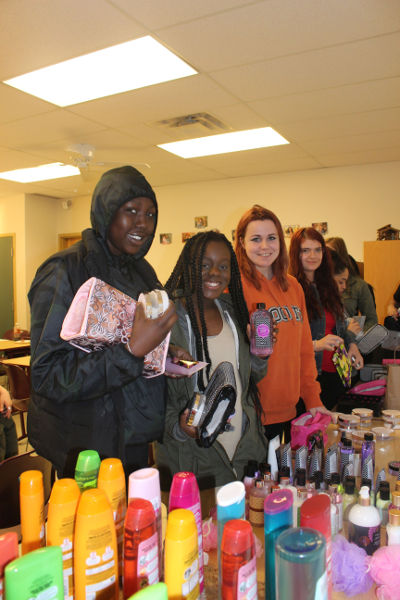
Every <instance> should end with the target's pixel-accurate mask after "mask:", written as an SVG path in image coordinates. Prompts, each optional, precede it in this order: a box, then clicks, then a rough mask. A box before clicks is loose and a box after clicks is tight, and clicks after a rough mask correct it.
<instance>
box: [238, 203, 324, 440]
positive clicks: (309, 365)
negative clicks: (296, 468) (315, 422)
mask: <svg viewBox="0 0 400 600" xmlns="http://www.w3.org/2000/svg"><path fill="white" fill-rule="evenodd" d="M235 251H236V256H237V259H238V263H239V268H240V271H241V276H242V286H243V292H244V296H245V299H246V303H247V307H248V309H249V312H252V311H254V310H255V308H256V305H257V304H258V303H260V302H263V303H264V304H265V306H266V308H267V309H268V310H269V311H270V312H271V313H272V316H273V318H274V320H275V323H276V325H277V327H278V336H277V341H276V344H275V345H274V350H273V353H272V354H271V356H270V357H269V360H268V372H267V375H266V376H265V377H264V378H263V379H262V380H261V382H260V383H259V384H258V389H259V392H260V402H261V406H262V409H263V413H262V417H261V418H262V422H263V425H264V431H265V435H266V437H267V438H268V439H272V438H273V437H275V436H276V435H277V434H281V433H282V432H283V431H284V432H285V439H286V441H288V440H289V439H290V421H291V420H292V419H293V418H294V417H295V416H296V404H297V402H298V400H299V398H300V397H302V398H303V400H304V403H305V405H306V407H307V409H308V410H310V411H311V412H312V413H315V412H316V411H317V410H319V411H321V412H326V409H325V408H324V407H323V405H322V404H321V400H320V397H319V393H320V386H319V384H318V382H317V381H316V378H317V370H316V367H315V360H314V351H313V345H312V340H311V333H310V326H309V324H308V318H307V310H306V304H305V299H304V293H303V290H302V288H301V286H300V285H299V283H298V282H297V281H296V279H295V278H294V277H291V276H290V275H288V274H287V268H288V254H287V250H286V245H285V240H284V236H283V230H282V225H281V223H280V222H279V219H278V218H277V216H276V215H275V214H274V213H273V212H271V211H270V210H267V209H266V208H264V207H262V206H259V205H255V206H253V207H252V208H250V209H249V210H248V211H246V212H245V213H244V215H243V216H242V218H241V219H240V221H239V223H238V226H237V228H236V242H235Z"/></svg>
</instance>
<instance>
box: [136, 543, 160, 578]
mask: <svg viewBox="0 0 400 600" xmlns="http://www.w3.org/2000/svg"><path fill="white" fill-rule="evenodd" d="M137 578H138V581H139V589H141V588H142V587H147V586H148V585H152V584H153V583H158V581H159V574H158V534H157V532H156V533H154V534H153V535H152V536H151V537H149V538H148V539H147V540H144V541H143V542H140V544H139V546H138V555H137Z"/></svg>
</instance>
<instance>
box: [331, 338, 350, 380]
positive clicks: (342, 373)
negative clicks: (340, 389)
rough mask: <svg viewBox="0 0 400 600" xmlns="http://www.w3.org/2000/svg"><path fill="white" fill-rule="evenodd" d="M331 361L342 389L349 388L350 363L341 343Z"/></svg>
mask: <svg viewBox="0 0 400 600" xmlns="http://www.w3.org/2000/svg"><path fill="white" fill-rule="evenodd" d="M332 361H333V364H334V365H335V367H336V371H337V372H338V375H339V377H340V379H341V380H342V383H343V385H344V387H346V388H349V387H350V386H351V362H350V359H349V356H348V354H347V351H346V348H345V347H344V344H343V343H341V344H339V346H338V347H337V349H336V350H335V352H334V353H333V356H332Z"/></svg>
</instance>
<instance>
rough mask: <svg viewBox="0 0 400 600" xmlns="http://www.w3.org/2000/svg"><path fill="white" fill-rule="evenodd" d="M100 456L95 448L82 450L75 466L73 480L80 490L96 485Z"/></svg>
mask: <svg viewBox="0 0 400 600" xmlns="http://www.w3.org/2000/svg"><path fill="white" fill-rule="evenodd" d="M99 468H100V456H99V453H98V452H97V451H96V450H82V451H81V452H79V454H78V458H77V461H76V466H75V481H76V483H77V484H78V486H79V489H80V490H81V492H83V491H84V490H89V489H91V488H95V487H97V476H98V473H99Z"/></svg>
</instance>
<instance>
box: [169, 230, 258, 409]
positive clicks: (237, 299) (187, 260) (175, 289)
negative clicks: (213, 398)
mask: <svg viewBox="0 0 400 600" xmlns="http://www.w3.org/2000/svg"><path fill="white" fill-rule="evenodd" d="M209 242H223V243H224V244H225V245H226V246H227V248H228V249H229V253H230V259H231V278H230V282H229V284H228V290H229V293H230V295H231V298H232V302H233V309H234V314H235V318H236V321H237V323H238V325H239V327H240V330H241V332H242V333H243V335H244V337H245V339H246V340H247V325H248V323H249V313H248V310H247V306H246V302H245V300H244V296H243V291H242V284H241V278H240V271H239V265H238V263H237V259H236V254H235V252H234V250H233V248H232V245H231V244H230V242H229V240H228V239H227V238H226V237H225V235H224V234H222V233H218V232H216V231H205V232H201V233H197V234H196V235H194V236H193V237H191V238H189V239H188V240H187V241H186V243H185V247H184V248H183V250H182V252H181V255H180V257H179V259H178V262H177V263H176V266H175V268H174V270H173V271H172V273H171V276H170V278H169V279H168V281H167V283H166V284H165V289H166V290H167V292H168V294H169V296H170V297H171V298H173V299H174V298H184V299H185V303H186V309H187V312H188V315H189V318H190V322H191V325H192V329H193V333H194V336H195V340H196V356H197V360H204V361H205V362H207V363H209V364H208V366H207V369H206V372H207V379H209V373H210V366H211V360H210V355H209V350H208V342H207V326H206V321H205V317H204V296H203V288H202V281H203V274H202V269H203V258H204V252H205V248H206V246H207V244H208V243H209ZM194 297H195V298H196V304H197V308H198V316H199V321H200V325H201V328H200V327H199V324H198V319H197V318H196V309H195V305H194V301H193V298H194ZM205 386H206V383H205V382H204V377H203V370H202V371H199V373H198V387H199V390H200V391H204V389H205ZM250 394H251V396H252V398H253V401H254V404H255V406H256V408H257V410H260V409H261V405H260V402H259V398H258V390H257V386H256V384H255V383H254V381H253V378H252V377H251V378H250Z"/></svg>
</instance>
